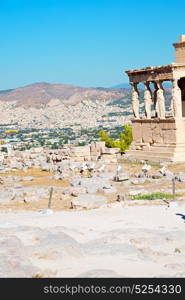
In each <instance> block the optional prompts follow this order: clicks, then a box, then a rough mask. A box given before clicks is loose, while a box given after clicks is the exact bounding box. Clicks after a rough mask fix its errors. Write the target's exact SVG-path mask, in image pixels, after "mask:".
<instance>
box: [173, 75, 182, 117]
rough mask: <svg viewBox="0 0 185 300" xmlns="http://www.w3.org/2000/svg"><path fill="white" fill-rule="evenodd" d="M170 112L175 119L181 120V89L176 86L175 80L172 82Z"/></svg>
mask: <svg viewBox="0 0 185 300" xmlns="http://www.w3.org/2000/svg"><path fill="white" fill-rule="evenodd" d="M172 85H173V87H172V110H173V115H174V117H175V118H182V100H181V89H180V88H179V86H178V82H177V79H173V80H172Z"/></svg>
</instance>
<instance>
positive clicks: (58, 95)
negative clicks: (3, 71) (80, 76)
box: [0, 82, 124, 107]
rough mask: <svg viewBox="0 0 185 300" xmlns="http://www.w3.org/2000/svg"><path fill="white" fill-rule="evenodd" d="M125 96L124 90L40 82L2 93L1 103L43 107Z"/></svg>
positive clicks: (0, 93)
mask: <svg viewBox="0 0 185 300" xmlns="http://www.w3.org/2000/svg"><path fill="white" fill-rule="evenodd" d="M123 94H124V93H123V89H120V88H102V87H98V88H91V87H90V88H86V87H79V86H73V85H64V84H50V83H47V82H39V83H33V84H30V85H27V86H23V87H20V88H16V89H10V90H4V91H0V101H7V102H14V103H16V106H24V107H43V106H45V105H47V104H48V103H49V102H50V101H51V100H55V101H58V102H62V103H63V104H65V105H75V104H77V103H79V102H81V101H83V100H91V101H93V100H100V101H101V100H105V101H106V100H115V99H118V98H121V97H123Z"/></svg>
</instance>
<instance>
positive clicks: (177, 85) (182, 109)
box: [126, 35, 185, 162]
mask: <svg viewBox="0 0 185 300" xmlns="http://www.w3.org/2000/svg"><path fill="white" fill-rule="evenodd" d="M173 45H174V47H175V49H176V62H175V63H172V64H169V65H166V66H159V67H147V68H143V69H137V70H130V71H126V73H127V74H128V76H129V81H130V84H131V86H132V108H133V114H134V118H133V119H132V127H133V142H132V145H131V148H130V149H129V151H128V155H129V156H130V157H131V158H135V159H148V160H154V161H163V160H167V161H179V162H180V161H185V36H184V35H182V36H181V37H180V42H179V43H175V44H173ZM166 81H170V82H171V84H172V99H171V109H170V114H169V111H166V105H165V104H166V103H165V102H166V99H165V90H164V82H166ZM140 83H143V85H144V97H143V99H142V100H143V102H144V109H145V117H142V116H141V114H140V109H139V106H140V101H139V100H140V98H141V95H140V93H141V90H140V89H138V85H139V84H140Z"/></svg>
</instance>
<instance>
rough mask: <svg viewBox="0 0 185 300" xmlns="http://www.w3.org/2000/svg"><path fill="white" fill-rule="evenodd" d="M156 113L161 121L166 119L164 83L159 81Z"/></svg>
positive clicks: (157, 83)
mask: <svg viewBox="0 0 185 300" xmlns="http://www.w3.org/2000/svg"><path fill="white" fill-rule="evenodd" d="M156 85H157V90H156V104H155V111H156V115H157V117H158V118H159V119H165V98H164V90H163V86H162V81H157V82H156Z"/></svg>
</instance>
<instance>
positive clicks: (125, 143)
mask: <svg viewBox="0 0 185 300" xmlns="http://www.w3.org/2000/svg"><path fill="white" fill-rule="evenodd" d="M99 137H100V140H101V141H103V142H105V146H106V147H108V148H120V152H125V150H127V149H128V148H129V146H130V144H131V142H132V127H131V126H130V125H128V124H126V125H124V126H123V131H122V132H121V133H120V135H119V139H117V140H113V139H111V138H110V136H109V134H108V133H107V132H106V131H104V130H100V131H99Z"/></svg>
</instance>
